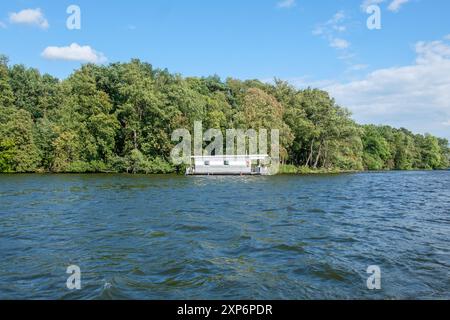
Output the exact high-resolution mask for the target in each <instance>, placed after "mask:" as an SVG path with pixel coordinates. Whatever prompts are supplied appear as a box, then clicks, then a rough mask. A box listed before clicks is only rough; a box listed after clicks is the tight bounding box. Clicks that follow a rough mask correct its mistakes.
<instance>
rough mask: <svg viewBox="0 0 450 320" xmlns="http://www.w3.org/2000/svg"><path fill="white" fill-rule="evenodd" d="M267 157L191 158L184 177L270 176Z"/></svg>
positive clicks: (268, 158)
mask: <svg viewBox="0 0 450 320" xmlns="http://www.w3.org/2000/svg"><path fill="white" fill-rule="evenodd" d="M269 165H270V157H269V156H268V155H242V156H239V155H236V156H197V157H192V161H191V166H190V167H189V168H187V170H186V175H270V168H269Z"/></svg>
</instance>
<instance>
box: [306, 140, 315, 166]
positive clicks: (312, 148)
mask: <svg viewBox="0 0 450 320" xmlns="http://www.w3.org/2000/svg"><path fill="white" fill-rule="evenodd" d="M314 142H315V141H314V139H313V141H312V142H311V151H310V152H309V156H308V160H306V166H307V167H309V163H310V162H311V160H312V157H313V152H314Z"/></svg>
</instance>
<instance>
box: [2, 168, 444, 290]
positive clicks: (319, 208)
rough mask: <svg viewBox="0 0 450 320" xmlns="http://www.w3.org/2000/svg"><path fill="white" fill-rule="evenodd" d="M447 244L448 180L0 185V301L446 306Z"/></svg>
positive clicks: (139, 179)
mask: <svg viewBox="0 0 450 320" xmlns="http://www.w3.org/2000/svg"><path fill="white" fill-rule="evenodd" d="M449 240H450V172H449V171H447V172H388V173H363V174H349V175H335V176H277V177H210V178H208V177H189V178H186V177H178V176H127V175H3V176H0V299H17V298H25V299H50V298H56V299H110V298H113V299H328V298H330V299H338V298H344V299H349V298H362V299H375V298H377V299H378V298H385V299H392V298H393V299H399V298H438V299H449V298H450V245H449ZM72 264H75V265H78V266H80V268H81V271H82V290H80V291H75V292H73V291H69V290H68V289H67V288H66V280H67V277H68V275H67V274H66V268H67V267H68V266H69V265H72ZM369 265H378V266H380V268H381V271H382V290H380V291H370V290H368V289H367V286H366V280H367V278H368V276H369V275H368V274H367V273H366V270H367V267H368V266H369Z"/></svg>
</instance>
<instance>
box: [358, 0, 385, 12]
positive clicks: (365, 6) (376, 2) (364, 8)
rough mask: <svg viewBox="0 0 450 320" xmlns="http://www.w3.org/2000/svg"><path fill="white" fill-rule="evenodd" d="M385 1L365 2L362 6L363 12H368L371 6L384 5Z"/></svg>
mask: <svg viewBox="0 0 450 320" xmlns="http://www.w3.org/2000/svg"><path fill="white" fill-rule="evenodd" d="M384 1H385V0H364V2H363V3H362V4H361V10H363V11H366V9H367V8H368V7H370V6H371V5H374V4H376V5H379V4H380V3H383V2H384Z"/></svg>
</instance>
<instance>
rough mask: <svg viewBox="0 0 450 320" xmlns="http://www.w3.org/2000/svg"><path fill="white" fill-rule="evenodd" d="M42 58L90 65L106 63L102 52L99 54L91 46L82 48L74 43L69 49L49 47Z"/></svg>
mask: <svg viewBox="0 0 450 320" xmlns="http://www.w3.org/2000/svg"><path fill="white" fill-rule="evenodd" d="M41 55H42V57H44V58H45V59H49V60H67V61H79V62H90V63H104V62H106V61H107V59H106V57H105V56H104V55H103V53H101V52H97V51H95V50H94V49H92V48H91V47H90V46H80V45H78V44H77V43H72V44H71V45H70V46H68V47H47V48H46V49H45V50H44V51H43V52H42V54H41Z"/></svg>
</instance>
